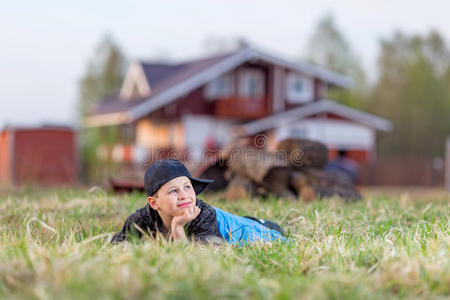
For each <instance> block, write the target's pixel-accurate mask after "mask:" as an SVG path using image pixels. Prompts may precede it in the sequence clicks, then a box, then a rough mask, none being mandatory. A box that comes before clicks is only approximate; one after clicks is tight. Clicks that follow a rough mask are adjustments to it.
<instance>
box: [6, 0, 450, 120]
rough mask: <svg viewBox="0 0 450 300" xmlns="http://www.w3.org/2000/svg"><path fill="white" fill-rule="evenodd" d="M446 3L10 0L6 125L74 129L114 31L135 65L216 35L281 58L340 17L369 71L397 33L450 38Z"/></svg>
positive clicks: (184, 53)
mask: <svg viewBox="0 0 450 300" xmlns="http://www.w3.org/2000/svg"><path fill="white" fill-rule="evenodd" d="M449 12H450V1H446V0H428V1H421V0H394V1H392V0H391V1H387V0H370V1H357V0H340V1H331V0H330V1H328V0H314V1H300V0H297V1H295V0H292V1H288V0H278V1H265V0H264V1H263V0H257V1H248V0H226V1H225V0H223V1H211V0H189V1H186V0H182V1H170V0H169V1H137V0H133V1H132V0H128V1H123V0H122V1H115V0H90V1H85V0H78V1H71V2H70V3H69V2H68V1H45V0H41V1H31V0H29V1H22V0H15V1H4V3H3V4H2V8H1V10H0V127H3V126H4V125H5V124H11V125H39V124H41V123H43V122H47V123H63V124H74V120H75V106H76V101H77V97H78V81H79V78H80V77H81V76H82V74H83V72H84V70H85V67H86V62H87V61H88V60H89V59H90V57H92V54H93V51H94V48H95V45H96V44H98V42H99V40H100V39H101V37H102V36H103V35H104V34H105V33H109V34H110V35H111V36H112V37H113V38H114V39H115V40H116V41H117V42H118V44H119V45H120V46H121V47H122V49H123V51H124V53H125V54H126V56H127V57H128V58H129V59H131V60H133V59H151V58H154V57H160V56H165V57H168V58H171V59H173V60H181V59H185V58H192V57H197V56H200V55H202V54H203V53H204V52H205V40H206V39H207V38H211V37H214V38H221V39H228V38H233V37H244V38H246V39H247V40H249V41H250V42H251V43H252V44H254V45H255V46H257V47H259V48H261V49H264V50H266V51H270V52H271V53H273V54H276V55H283V56H285V57H286V58H292V59H296V58H299V57H302V55H303V54H304V52H305V48H306V44H307V42H308V38H309V36H310V35H311V33H312V31H313V29H314V26H315V25H316V24H317V21H318V20H319V19H320V18H321V17H323V16H324V15H325V14H327V13H331V14H333V15H334V17H335V20H336V23H337V25H338V27H339V28H340V29H341V31H342V32H343V33H344V34H345V36H346V37H347V39H348V41H349V42H350V44H351V45H352V47H353V50H354V52H356V53H357V54H358V55H359V56H360V58H361V59H362V62H363V64H364V67H365V69H366V71H367V72H369V73H370V74H375V73H376V70H375V60H376V57H377V53H378V51H379V41H380V39H382V38H385V37H389V36H390V35H391V34H392V32H393V31H394V30H396V29H398V30H401V31H403V32H407V33H427V32H428V31H429V30H431V29H437V30H439V31H440V32H441V33H442V34H443V35H444V36H445V38H446V39H447V40H449V39H450V18H449V17H448V13H449Z"/></svg>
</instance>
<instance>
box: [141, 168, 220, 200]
mask: <svg viewBox="0 0 450 300" xmlns="http://www.w3.org/2000/svg"><path fill="white" fill-rule="evenodd" d="M180 176H186V177H187V178H189V179H190V180H191V183H192V187H193V188H194V191H195V193H196V194H197V195H198V194H200V193H201V192H203V191H204V190H205V188H206V187H207V186H208V184H209V183H211V182H213V180H211V179H198V178H193V177H192V175H191V173H189V171H188V169H187V168H186V167H185V166H184V165H183V164H182V163H181V162H179V161H178V160H176V159H161V160H158V161H157V162H155V163H154V164H152V165H151V166H150V167H148V168H147V171H145V176H144V185H145V192H146V193H147V197H148V196H153V195H154V194H155V193H156V192H157V191H158V190H159V188H160V187H161V186H162V185H163V184H164V183H166V182H168V181H169V180H172V179H174V178H177V177H180Z"/></svg>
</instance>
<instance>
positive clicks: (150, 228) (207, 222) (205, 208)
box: [111, 198, 223, 244]
mask: <svg viewBox="0 0 450 300" xmlns="http://www.w3.org/2000/svg"><path fill="white" fill-rule="evenodd" d="M196 205H197V206H198V207H199V208H200V209H201V212H200V214H199V215H198V216H197V218H195V219H194V220H192V221H191V222H190V223H188V225H187V232H188V236H189V237H191V238H193V239H194V240H196V241H202V242H207V241H208V237H211V236H214V237H218V238H220V239H223V237H222V235H221V234H220V231H219V227H218V225H217V218H216V211H215V210H214V208H213V207H212V206H211V205H209V204H207V203H205V202H203V201H202V200H200V199H198V198H197V204H196ZM136 227H138V228H139V229H137V228H136ZM141 230H142V231H143V232H145V233H147V234H148V235H150V236H153V237H154V236H155V235H156V233H157V232H158V231H159V232H162V231H163V222H162V219H161V217H160V216H159V214H158V212H157V211H156V210H154V209H152V208H151V207H150V205H149V204H148V203H147V205H146V206H144V207H143V208H141V209H138V210H136V211H135V212H134V213H132V214H131V215H130V216H129V217H128V218H127V219H126V221H125V224H124V225H123V228H122V230H121V231H120V232H118V233H116V234H115V235H114V236H113V238H112V239H111V243H113V244H117V243H120V242H123V241H124V240H126V239H127V238H128V237H129V236H131V235H133V236H137V237H139V238H141V237H142V232H141Z"/></svg>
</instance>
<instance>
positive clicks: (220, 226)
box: [111, 159, 285, 245]
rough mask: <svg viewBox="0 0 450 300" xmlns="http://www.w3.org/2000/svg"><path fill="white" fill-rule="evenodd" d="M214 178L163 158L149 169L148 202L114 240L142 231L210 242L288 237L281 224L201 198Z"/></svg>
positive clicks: (233, 242) (138, 235)
mask: <svg viewBox="0 0 450 300" xmlns="http://www.w3.org/2000/svg"><path fill="white" fill-rule="evenodd" d="M211 182H212V180H210V179H197V178H193V177H192V176H191V174H190V173H189V171H188V170H187V169H186V167H185V166H184V165H183V164H182V163H181V162H179V161H177V160H173V159H163V160H159V161H157V162H156V163H154V164H152V165H151V166H150V167H149V168H148V169H147V171H146V172H145V177H144V184H145V192H146V194H147V201H148V204H147V205H146V206H145V207H143V208H141V209H138V210H137V211H135V212H134V213H133V214H131V215H130V216H129V217H128V218H127V219H126V221H125V224H124V225H123V228H122V230H121V231H120V232H118V233H117V234H115V235H114V236H113V238H112V240H111V242H112V243H119V242H122V241H124V240H126V239H127V238H128V236H130V235H134V236H137V237H139V238H140V237H141V236H142V233H147V234H148V235H150V236H153V237H154V236H156V233H157V232H159V233H161V234H163V235H164V236H165V237H166V238H168V239H173V240H185V239H187V238H188V237H189V238H190V239H193V240H195V241H201V242H208V241H217V239H220V240H225V241H227V242H228V243H231V244H237V245H242V244H243V243H246V242H253V241H257V240H262V241H272V240H275V239H281V240H283V241H284V240H285V238H284V237H283V236H282V234H281V232H282V229H281V227H280V226H278V225H277V224H275V223H273V222H270V221H264V220H258V219H256V218H251V217H240V216H236V215H233V214H231V213H229V212H226V211H223V210H221V209H219V208H216V207H213V206H211V205H209V204H207V203H205V202H203V201H202V200H200V199H198V198H197V195H198V194H200V193H201V192H202V191H203V190H204V189H205V188H206V187H207V185H208V184H209V183H211Z"/></svg>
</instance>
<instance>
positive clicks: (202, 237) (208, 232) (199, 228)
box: [188, 199, 223, 243]
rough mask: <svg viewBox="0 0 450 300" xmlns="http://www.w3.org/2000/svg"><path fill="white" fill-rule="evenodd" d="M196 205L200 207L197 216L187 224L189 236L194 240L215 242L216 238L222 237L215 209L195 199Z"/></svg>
mask: <svg viewBox="0 0 450 300" xmlns="http://www.w3.org/2000/svg"><path fill="white" fill-rule="evenodd" d="M197 206H198V207H199V208H200V209H201V212H200V214H199V215H198V217H197V218H195V219H194V220H192V222H191V223H190V224H189V226H188V233H189V236H191V237H192V238H193V240H194V241H199V242H205V243H207V242H217V239H220V240H222V239H223V237H222V235H221V234H220V231H219V226H218V225H217V218H216V211H215V210H214V208H213V207H212V206H211V205H209V204H207V203H205V202H203V201H202V200H200V199H197Z"/></svg>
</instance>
